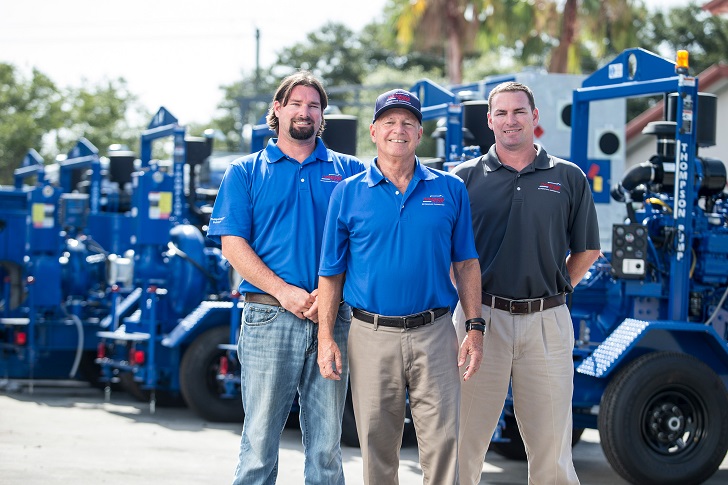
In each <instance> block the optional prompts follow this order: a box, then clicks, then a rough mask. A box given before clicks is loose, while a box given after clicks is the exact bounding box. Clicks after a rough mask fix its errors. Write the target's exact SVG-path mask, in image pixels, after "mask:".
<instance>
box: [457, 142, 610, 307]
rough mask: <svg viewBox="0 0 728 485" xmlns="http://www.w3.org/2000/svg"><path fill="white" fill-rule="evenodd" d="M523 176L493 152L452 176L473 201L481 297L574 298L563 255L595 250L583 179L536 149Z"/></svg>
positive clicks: (596, 229)
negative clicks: (462, 183) (570, 295)
mask: <svg viewBox="0 0 728 485" xmlns="http://www.w3.org/2000/svg"><path fill="white" fill-rule="evenodd" d="M534 147H535V148H536V151H537V154H536V158H535V160H534V161H533V163H531V164H530V165H528V166H527V167H526V168H524V169H523V170H522V171H521V172H517V171H516V170H515V169H513V168H511V167H508V166H505V165H503V164H501V162H500V161H499V160H498V156H497V155H496V152H495V145H493V146H492V147H491V148H490V151H489V152H488V153H487V154H485V155H483V156H482V157H480V158H476V159H473V160H469V161H467V162H464V163H461V164H460V165H458V166H457V167H455V169H454V170H453V172H454V173H455V174H456V175H457V176H459V177H460V178H461V179H463V181H465V186H466V187H467V189H468V195H469V197H470V208H471V212H472V218H473V232H474V234H475V246H476V249H477V250H478V259H479V261H480V269H481V276H482V277H481V280H482V284H483V291H485V292H487V293H491V294H494V295H498V296H502V297H505V298H511V299H525V298H543V297H547V296H552V295H556V294H558V293H562V292H571V291H572V290H573V288H572V287H571V282H570V278H569V273H568V271H567V270H566V255H567V254H568V251H569V250H571V251H573V252H575V253H576V252H582V251H586V250H589V249H600V245H599V227H598V225H597V213H596V208H595V207H594V200H593V199H592V194H591V190H590V188H589V183H588V181H587V179H586V176H585V175H584V172H582V170H581V169H580V168H579V167H578V166H576V165H575V164H573V163H571V162H567V161H566V160H561V159H560V158H557V157H553V156H550V155H548V154H547V153H546V151H545V150H544V149H543V148H542V147H541V146H539V145H534Z"/></svg>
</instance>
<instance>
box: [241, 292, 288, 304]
mask: <svg viewBox="0 0 728 485" xmlns="http://www.w3.org/2000/svg"><path fill="white" fill-rule="evenodd" d="M243 301H245V302H247V303H260V304H261V305H272V306H280V307H282V306H283V305H281V302H279V301H278V299H277V298H276V297H274V296H271V295H269V294H268V293H246V294H245V297H244V298H243Z"/></svg>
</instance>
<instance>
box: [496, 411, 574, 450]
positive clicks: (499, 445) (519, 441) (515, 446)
mask: <svg viewBox="0 0 728 485" xmlns="http://www.w3.org/2000/svg"><path fill="white" fill-rule="evenodd" d="M504 419H505V422H506V427H505V428H504V429H502V430H501V433H502V436H503V438H508V439H509V440H511V441H510V442H508V443H505V442H491V443H490V446H489V448H488V449H489V450H492V451H495V452H496V453H498V454H499V455H500V456H502V457H503V458H507V459H509V460H516V461H526V460H527V459H528V457H527V456H526V445H525V444H524V443H523V438H522V437H521V432H520V431H518V422H517V421H516V417H515V416H513V415H512V414H506V415H505V417H504ZM583 433H584V428H574V429H573V430H572V431H571V447H572V448H573V447H574V446H576V444H577V443H578V442H579V440H581V435H582V434H583Z"/></svg>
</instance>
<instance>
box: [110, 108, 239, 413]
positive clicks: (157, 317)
mask: <svg viewBox="0 0 728 485" xmlns="http://www.w3.org/2000/svg"><path fill="white" fill-rule="evenodd" d="M184 131H185V130H184V128H183V127H181V126H180V125H179V124H178V123H177V119H176V118H174V117H173V116H172V115H171V114H170V113H169V112H167V111H166V110H164V109H161V110H160V111H159V112H158V113H157V115H156V116H155V117H154V119H153V120H152V122H151V123H150V125H149V127H148V128H147V130H145V131H144V132H143V133H142V137H141V160H140V162H141V167H140V170H138V171H136V172H134V173H133V174H132V177H133V186H134V188H133V213H134V217H133V229H132V250H133V259H134V271H133V279H132V281H130V282H129V283H130V285H129V286H128V287H126V288H121V287H120V288H119V295H118V296H117V297H116V298H115V299H114V300H113V307H112V310H111V312H110V313H109V315H108V316H107V317H106V319H105V320H104V324H105V327H106V329H105V330H102V331H99V332H98V333H97V336H98V338H99V339H100V342H99V345H98V352H97V358H96V362H97V363H98V364H99V365H100V366H101V368H102V370H103V378H102V380H103V381H105V382H107V383H109V384H110V383H113V382H119V383H120V384H121V386H122V387H123V388H125V389H126V390H127V391H129V392H130V393H131V394H133V395H135V396H136V397H138V398H140V399H144V400H149V402H150V406H151V409H152V410H154V408H155V406H156V403H157V400H159V403H160V404H175V403H182V402H183V401H184V402H186V403H187V404H188V405H189V406H190V407H191V408H193V410H195V411H197V412H198V413H200V414H201V415H202V416H204V417H206V418H208V419H211V420H215V421H232V420H239V419H241V418H242V405H241V403H240V400H239V399H236V398H235V396H229V395H228V394H229V392H228V391H227V390H226V389H225V386H224V385H223V384H221V383H220V382H219V381H218V375H219V374H220V367H221V365H223V364H222V363H221V357H223V356H224V355H225V351H224V350H223V349H220V348H219V345H220V344H224V343H226V342H228V341H229V334H230V322H231V318H232V315H238V317H239V311H238V308H237V307H238V305H237V303H238V302H237V298H234V295H232V294H231V292H230V285H231V268H230V265H229V264H228V263H227V261H226V260H225V259H224V258H223V256H222V253H221V251H220V249H219V248H216V247H212V246H209V245H208V244H207V242H206V240H205V238H204V237H203V235H202V231H201V228H202V229H204V227H205V225H206V224H207V222H208V220H209V213H210V211H209V206H206V205H204V204H203V206H204V207H203V206H200V205H198V204H197V202H198V201H199V197H198V195H199V194H198V195H194V196H191V195H190V194H193V193H196V192H198V189H196V188H195V187H194V186H193V185H191V184H187V186H188V189H187V192H188V194H187V196H185V185H186V184H185V183H184V179H185V166H186V160H187V155H188V152H190V150H189V148H190V146H191V145H190V143H189V140H187V141H186V140H185V136H184ZM170 136H171V137H173V140H174V154H173V164H172V167H171V168H165V167H163V166H161V165H160V164H159V163H158V162H156V161H152V159H151V154H152V143H153V142H154V141H155V140H158V139H162V138H168V137H170ZM205 154H206V155H209V151H207V152H206V153H205ZM198 158H199V157H198ZM187 165H188V166H189V164H187ZM193 165H194V164H193ZM188 172H189V173H188V175H190V174H191V173H192V168H190V169H188ZM190 178H191V177H190ZM205 194H206V196H207V197H209V198H210V199H211V200H212V201H214V196H213V197H210V194H207V192H205ZM203 199H204V198H203ZM205 218H207V219H205ZM195 221H196V223H192V222H195ZM225 362H227V361H225ZM107 389H110V388H109V387H107Z"/></svg>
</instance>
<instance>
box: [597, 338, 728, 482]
mask: <svg viewBox="0 0 728 485" xmlns="http://www.w3.org/2000/svg"><path fill="white" fill-rule="evenodd" d="M660 403H662V404H661V405H660ZM658 405H659V406H658ZM669 412H672V414H669ZM678 412H679V413H680V414H679V415H678V414H677V413H678ZM656 413H657V414H656ZM658 415H660V416H662V418H663V420H664V419H670V420H671V421H673V420H675V419H677V420H680V418H681V417H682V419H683V421H682V422H683V423H686V424H687V425H688V426H690V423H692V424H693V426H694V429H692V430H689V429H686V428H683V432H682V433H679V436H681V437H682V438H683V439H684V438H685V437H686V433H690V434H689V435H688V437H687V439H684V440H682V441H680V440H678V439H674V440H672V441H670V444H672V445H674V446H678V449H677V450H674V451H670V448H669V447H668V446H667V444H665V443H664V442H660V441H659V439H658V436H657V435H656V433H655V432H654V431H653V430H652V427H651V426H650V422H652V423H654V424H655V426H658V427H659V425H660V424H661V422H657V423H655V420H656V418H657V417H658ZM598 424H599V438H600V442H601V445H602V449H603V450H604V455H605V456H606V457H607V461H609V463H610V465H611V466H612V468H614V470H615V471H616V472H617V473H618V474H619V475H620V476H622V478H624V479H625V480H627V481H629V482H631V483H639V484H640V485H651V484H660V485H669V484H682V485H685V484H691V483H696V484H697V483H702V482H704V481H705V480H707V479H708V478H709V477H710V476H712V475H713V474H714V473H715V472H716V470H718V467H719V466H720V464H721V462H722V461H723V459H724V458H725V456H726V451H728V391H726V387H725V385H724V384H723V382H722V380H721V379H720V378H719V377H718V375H716V373H715V372H713V370H712V369H711V368H710V367H708V366H707V365H706V364H705V363H703V362H701V361H700V360H698V359H696V358H695V357H693V356H690V355H687V354H682V353H678V352H652V353H649V354H646V355H644V356H642V357H640V358H638V359H636V360H635V361H634V362H632V363H630V364H629V365H628V366H627V367H626V368H625V369H623V370H622V371H621V372H619V374H618V375H617V376H615V377H614V379H612V381H611V382H610V383H609V385H608V386H607V388H606V389H605V391H604V394H603V395H602V399H601V405H600V412H599V416H598ZM667 438H669V436H668V437H667ZM668 441H669V440H668Z"/></svg>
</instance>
